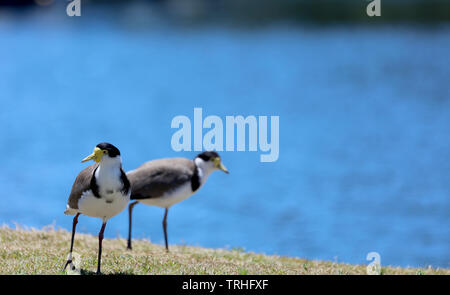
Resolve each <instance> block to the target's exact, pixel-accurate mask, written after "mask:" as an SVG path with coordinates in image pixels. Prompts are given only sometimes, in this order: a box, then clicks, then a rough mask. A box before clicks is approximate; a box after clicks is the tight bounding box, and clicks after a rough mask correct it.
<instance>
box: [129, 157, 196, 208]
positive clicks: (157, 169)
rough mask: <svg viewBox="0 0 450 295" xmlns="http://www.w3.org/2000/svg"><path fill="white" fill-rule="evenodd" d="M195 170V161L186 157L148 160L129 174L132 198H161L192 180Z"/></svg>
mask: <svg viewBox="0 0 450 295" xmlns="http://www.w3.org/2000/svg"><path fill="white" fill-rule="evenodd" d="M194 171H195V164H194V162H193V161H191V160H188V159H184V158H173V159H161V160H155V161H150V162H147V163H145V164H143V165H142V166H140V167H139V168H137V169H136V170H133V171H130V172H129V173H128V174H127V176H128V179H129V180H130V183H131V199H133V200H139V199H151V198H159V197H161V196H162V195H164V193H166V192H168V191H171V190H174V189H177V188H178V187H180V186H181V185H183V184H185V183H187V182H190V181H191V179H192V176H193V175H194Z"/></svg>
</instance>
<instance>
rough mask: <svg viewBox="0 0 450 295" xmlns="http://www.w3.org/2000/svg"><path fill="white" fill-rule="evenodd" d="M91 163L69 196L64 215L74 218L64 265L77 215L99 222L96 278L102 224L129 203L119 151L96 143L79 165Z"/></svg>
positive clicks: (99, 258)
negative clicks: (93, 218) (100, 222)
mask: <svg viewBox="0 0 450 295" xmlns="http://www.w3.org/2000/svg"><path fill="white" fill-rule="evenodd" d="M90 160H94V161H95V162H96V163H95V164H93V165H91V166H89V167H87V168H85V169H84V170H83V171H81V172H80V174H78V176H77V178H76V179H75V182H74V184H73V186H72V191H71V192H70V196H69V201H68V203H67V208H66V211H65V212H64V214H68V215H75V217H74V218H73V226H72V240H71V242H70V252H69V256H68V258H67V262H66V264H65V265H64V269H66V267H67V265H69V264H71V267H72V250H73V242H74V238H75V229H76V226H77V223H78V216H80V214H83V215H86V216H91V217H98V218H101V219H102V227H101V229H100V232H99V234H98V242H99V244H98V245H99V248H98V264H97V274H100V265H101V258H102V241H103V233H104V231H105V227H106V222H107V221H108V220H109V219H110V218H112V217H114V216H116V215H117V214H119V213H120V212H122V211H123V210H124V209H125V208H126V207H127V204H128V202H129V201H130V194H131V190H130V182H129V180H128V178H127V176H126V174H125V172H124V171H123V170H122V158H121V157H120V151H119V150H118V149H117V148H116V147H115V146H113V145H112V144H109V143H105V142H104V143H100V144H98V145H97V146H96V147H95V148H94V152H93V153H92V154H91V155H90V156H88V157H86V158H85V159H83V160H82V161H81V162H87V161H90Z"/></svg>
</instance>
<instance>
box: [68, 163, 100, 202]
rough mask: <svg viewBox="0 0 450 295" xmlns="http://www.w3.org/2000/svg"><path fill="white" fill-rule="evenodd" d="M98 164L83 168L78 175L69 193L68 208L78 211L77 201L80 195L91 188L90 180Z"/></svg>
mask: <svg viewBox="0 0 450 295" xmlns="http://www.w3.org/2000/svg"><path fill="white" fill-rule="evenodd" d="M97 167H98V164H93V165H91V166H88V167H86V168H84V169H83V170H82V171H81V172H80V174H78V176H77V178H76V179H75V182H74V183H73V186H72V190H71V191H70V196H69V200H68V202H67V205H68V207H69V208H72V209H78V200H79V199H80V198H81V196H82V194H83V193H84V192H85V191H87V190H89V189H90V188H91V179H92V176H93V175H94V171H95V169H97Z"/></svg>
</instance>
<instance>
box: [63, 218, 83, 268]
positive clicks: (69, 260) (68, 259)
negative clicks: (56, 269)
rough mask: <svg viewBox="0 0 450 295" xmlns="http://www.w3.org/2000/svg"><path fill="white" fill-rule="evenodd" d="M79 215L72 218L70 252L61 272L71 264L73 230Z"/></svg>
mask: <svg viewBox="0 0 450 295" xmlns="http://www.w3.org/2000/svg"><path fill="white" fill-rule="evenodd" d="M80 214H81V213H77V215H75V217H74V218H73V224H72V240H71V241H70V252H69V257H68V258H67V261H66V264H64V268H63V271H64V270H66V267H67V266H68V265H69V264H71V263H72V251H73V242H74V240H75V230H76V228H77V223H78V216H80Z"/></svg>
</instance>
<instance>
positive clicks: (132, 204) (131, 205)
mask: <svg viewBox="0 0 450 295" xmlns="http://www.w3.org/2000/svg"><path fill="white" fill-rule="evenodd" d="M137 203H138V201H134V202H133V203H131V204H130V205H129V206H128V246H127V248H128V249H129V250H131V249H132V247H131V219H132V216H131V215H132V214H133V207H134V206H136V204H137Z"/></svg>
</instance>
